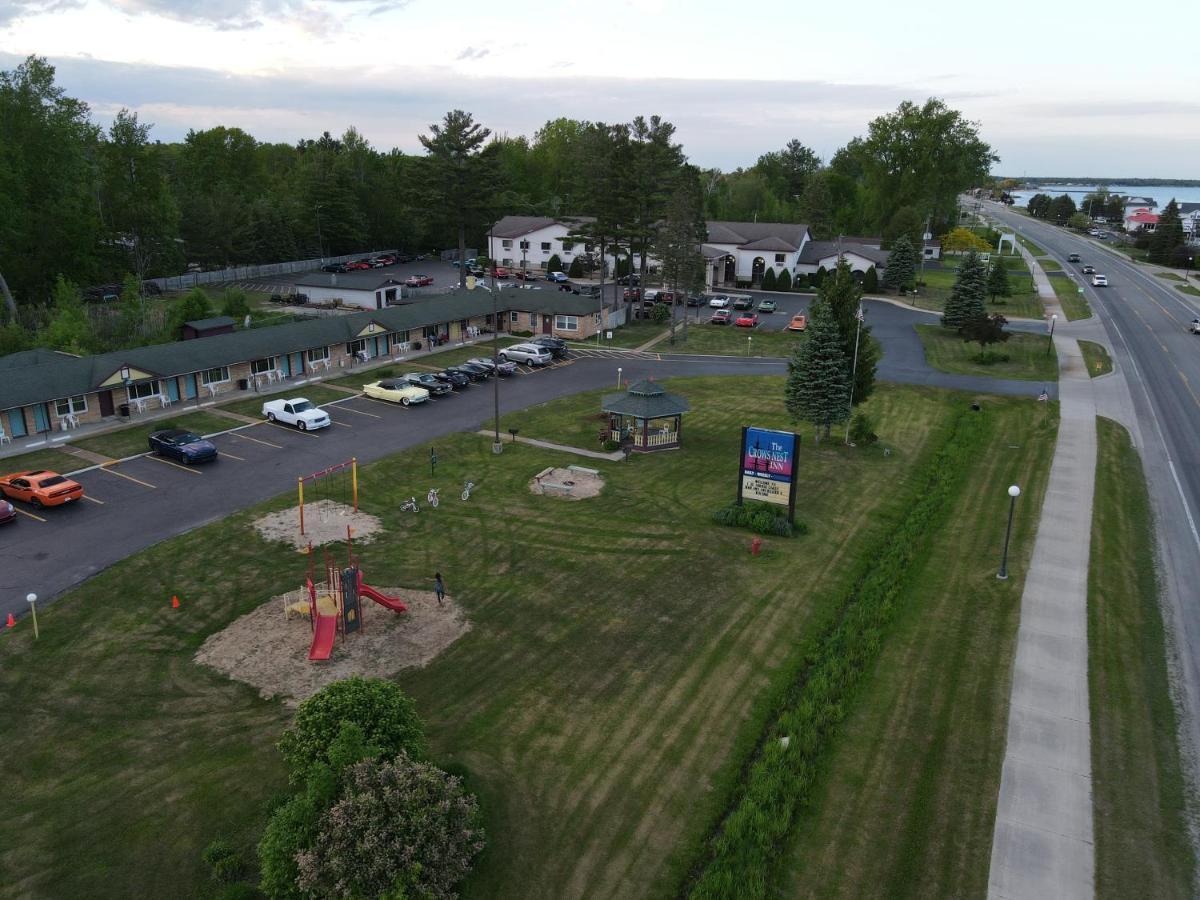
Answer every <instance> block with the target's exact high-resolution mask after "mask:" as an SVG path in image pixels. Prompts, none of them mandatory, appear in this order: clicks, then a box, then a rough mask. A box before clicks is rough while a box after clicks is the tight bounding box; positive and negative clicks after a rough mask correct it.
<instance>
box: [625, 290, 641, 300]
mask: <svg viewBox="0 0 1200 900" xmlns="http://www.w3.org/2000/svg"><path fill="white" fill-rule="evenodd" d="M621 296H622V297H624V298H625V299H626V300H641V299H642V289H641V288H636V287H629V288H625V290H624V292H623V293H622V294H621Z"/></svg>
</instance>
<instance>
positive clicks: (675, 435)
mask: <svg viewBox="0 0 1200 900" xmlns="http://www.w3.org/2000/svg"><path fill="white" fill-rule="evenodd" d="M678 443H679V432H678V431H652V432H650V434H648V435H646V446H647V447H665V446H667V445H669V444H678Z"/></svg>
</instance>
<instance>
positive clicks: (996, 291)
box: [987, 256, 1012, 303]
mask: <svg viewBox="0 0 1200 900" xmlns="http://www.w3.org/2000/svg"><path fill="white" fill-rule="evenodd" d="M987 292H988V295H989V296H990V297H991V298H992V302H993V303H994V302H995V301H996V298H997V297H1008V296H1011V295H1012V287H1011V286H1010V285H1009V283H1008V266H1006V265H1004V260H1003V259H1001V258H1000V257H999V256H994V257H992V266H991V268H990V269H989V270H988V276H987Z"/></svg>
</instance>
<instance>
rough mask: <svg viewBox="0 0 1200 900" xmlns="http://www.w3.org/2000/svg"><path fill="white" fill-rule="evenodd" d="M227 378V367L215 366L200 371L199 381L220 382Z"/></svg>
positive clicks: (207, 383) (203, 382)
mask: <svg viewBox="0 0 1200 900" xmlns="http://www.w3.org/2000/svg"><path fill="white" fill-rule="evenodd" d="M228 380H229V367H228V366H217V368H215V369H208V370H207V371H204V372H201V373H200V383H201V384H203V385H209V384H222V383H223V382H226V381H228Z"/></svg>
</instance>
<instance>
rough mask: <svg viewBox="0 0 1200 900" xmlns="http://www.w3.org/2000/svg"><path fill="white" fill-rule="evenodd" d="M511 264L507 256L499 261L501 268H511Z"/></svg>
mask: <svg viewBox="0 0 1200 900" xmlns="http://www.w3.org/2000/svg"><path fill="white" fill-rule="evenodd" d="M512 264H513V261H512V260H511V259H510V258H509V257H507V256H506V257H504V259H502V260H500V265H502V266H512Z"/></svg>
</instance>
